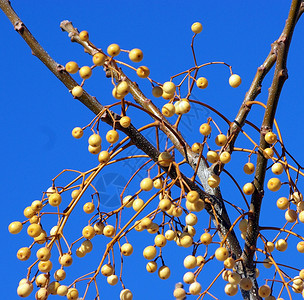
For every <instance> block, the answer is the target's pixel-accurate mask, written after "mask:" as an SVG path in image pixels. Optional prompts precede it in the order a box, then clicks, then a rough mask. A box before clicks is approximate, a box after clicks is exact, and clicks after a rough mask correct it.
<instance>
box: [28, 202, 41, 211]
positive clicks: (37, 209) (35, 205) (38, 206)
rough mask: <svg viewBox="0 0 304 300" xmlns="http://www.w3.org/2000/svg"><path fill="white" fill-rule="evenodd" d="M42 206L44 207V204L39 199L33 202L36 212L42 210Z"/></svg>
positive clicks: (32, 206) (32, 205)
mask: <svg viewBox="0 0 304 300" xmlns="http://www.w3.org/2000/svg"><path fill="white" fill-rule="evenodd" d="M42 207H43V204H42V202H41V201H39V200H35V201H33V202H32V204H31V208H32V209H33V211H34V212H38V211H40V210H41V209H42Z"/></svg>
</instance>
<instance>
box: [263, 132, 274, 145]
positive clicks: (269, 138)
mask: <svg viewBox="0 0 304 300" xmlns="http://www.w3.org/2000/svg"><path fill="white" fill-rule="evenodd" d="M265 141H266V142H267V143H268V144H273V143H275V142H276V141H277V135H276V134H275V133H274V132H272V131H269V132H267V133H266V134H265Z"/></svg>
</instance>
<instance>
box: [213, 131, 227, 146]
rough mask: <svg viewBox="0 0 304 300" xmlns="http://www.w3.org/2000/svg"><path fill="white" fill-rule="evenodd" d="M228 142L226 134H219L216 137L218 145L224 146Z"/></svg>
mask: <svg viewBox="0 0 304 300" xmlns="http://www.w3.org/2000/svg"><path fill="white" fill-rule="evenodd" d="M226 142H227V137H226V135H225V134H222V133H221V134H219V135H217V137H216V138H215V143H216V144H217V145H218V146H224V145H225V144H226Z"/></svg>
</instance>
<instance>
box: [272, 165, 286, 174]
mask: <svg viewBox="0 0 304 300" xmlns="http://www.w3.org/2000/svg"><path fill="white" fill-rule="evenodd" d="M271 171H272V173H274V174H276V175H281V174H282V173H283V171H284V167H283V165H282V164H280V163H275V164H273V165H272V167H271Z"/></svg>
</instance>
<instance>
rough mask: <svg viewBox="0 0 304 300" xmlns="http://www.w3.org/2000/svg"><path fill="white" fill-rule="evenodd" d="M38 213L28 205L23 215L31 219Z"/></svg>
mask: <svg viewBox="0 0 304 300" xmlns="http://www.w3.org/2000/svg"><path fill="white" fill-rule="evenodd" d="M35 214H36V212H35V211H34V210H33V209H32V208H31V207H30V206H27V207H26V208H25V209H24V211H23V215H24V216H25V217H26V218H27V219H30V218H31V217H33V216H34V215H35Z"/></svg>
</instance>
